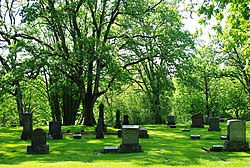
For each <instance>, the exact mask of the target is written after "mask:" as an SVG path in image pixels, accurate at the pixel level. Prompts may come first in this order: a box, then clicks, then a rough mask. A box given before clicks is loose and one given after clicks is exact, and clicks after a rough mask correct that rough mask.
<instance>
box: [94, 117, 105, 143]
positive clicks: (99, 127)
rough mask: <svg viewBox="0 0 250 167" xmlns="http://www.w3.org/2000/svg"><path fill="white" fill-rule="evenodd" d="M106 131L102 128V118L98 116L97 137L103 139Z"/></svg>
mask: <svg viewBox="0 0 250 167" xmlns="http://www.w3.org/2000/svg"><path fill="white" fill-rule="evenodd" d="M103 138H104V133H103V128H102V118H100V117H99V118H98V125H97V131H96V139H103Z"/></svg>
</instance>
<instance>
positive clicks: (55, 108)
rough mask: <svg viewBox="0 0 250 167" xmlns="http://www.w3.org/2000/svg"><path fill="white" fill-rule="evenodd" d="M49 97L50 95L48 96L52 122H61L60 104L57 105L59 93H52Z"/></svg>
mask: <svg viewBox="0 0 250 167" xmlns="http://www.w3.org/2000/svg"><path fill="white" fill-rule="evenodd" d="M50 95H51V96H50V108H51V111H52V118H53V121H62V119H61V110H60V103H59V93H58V92H53V93H50Z"/></svg>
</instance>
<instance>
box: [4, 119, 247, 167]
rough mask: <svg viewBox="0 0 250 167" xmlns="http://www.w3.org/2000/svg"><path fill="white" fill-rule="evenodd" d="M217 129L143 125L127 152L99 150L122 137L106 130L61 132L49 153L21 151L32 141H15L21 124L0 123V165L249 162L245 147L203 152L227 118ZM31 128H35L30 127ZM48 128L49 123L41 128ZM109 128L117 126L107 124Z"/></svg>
mask: <svg viewBox="0 0 250 167" xmlns="http://www.w3.org/2000/svg"><path fill="white" fill-rule="evenodd" d="M220 126H221V129H222V130H221V132H209V131H208V130H207V129H208V126H206V127H205V128H202V129H200V128H192V129H191V132H182V131H181V130H182V129H184V128H190V125H188V124H181V125H180V124H178V125H177V128H176V129H170V128H169V127H167V126H166V125H145V126H141V127H143V128H147V129H148V134H149V138H148V139H140V144H141V146H142V149H143V152H141V153H129V154H118V153H113V154H103V153H98V150H102V149H103V147H104V146H110V145H111V146H119V145H120V144H121V138H118V137H117V136H116V135H105V139H95V135H90V134H84V135H83V136H82V139H80V140H76V139H73V138H72V135H64V139H62V140H49V141H47V144H48V145H49V147H50V154H40V155H39V154H26V149H27V146H28V145H30V143H31V141H30V140H27V141H23V140H20V136H21V132H22V127H14V128H4V127H0V167H2V166H25V167H28V166H30V167H35V166H51V167H52V166H53V167H55V166H77V167H78V166H109V167H110V166H114V167H119V166H190V167H195V166H197V167H200V166H213V167H218V166H227V167H235V166H237V167H243V166H244V167H250V152H206V151H204V150H203V149H201V148H202V147H205V148H210V147H211V146H212V145H218V144H219V145H223V144H224V141H223V140H220V136H221V135H226V123H221V124H220ZM35 128H36V127H34V129H35ZM42 128H43V129H44V130H45V131H46V132H48V126H44V127H42ZM81 129H84V130H85V131H94V127H84V126H67V127H62V131H67V130H71V131H80V130H81ZM108 131H116V129H113V128H108ZM194 133H198V134H200V135H201V139H200V140H191V139H190V134H194ZM247 141H248V142H249V143H250V122H247Z"/></svg>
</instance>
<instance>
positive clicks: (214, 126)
mask: <svg viewBox="0 0 250 167" xmlns="http://www.w3.org/2000/svg"><path fill="white" fill-rule="evenodd" d="M208 131H221V129H220V120H219V118H214V117H212V118H210V121H209V129H208Z"/></svg>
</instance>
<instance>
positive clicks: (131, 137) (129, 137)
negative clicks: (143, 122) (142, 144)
mask: <svg viewBox="0 0 250 167" xmlns="http://www.w3.org/2000/svg"><path fill="white" fill-rule="evenodd" d="M122 143H123V144H139V126H138V125H123V126H122Z"/></svg>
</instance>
